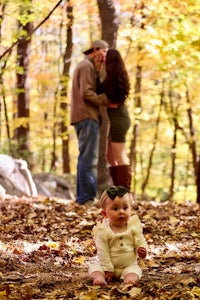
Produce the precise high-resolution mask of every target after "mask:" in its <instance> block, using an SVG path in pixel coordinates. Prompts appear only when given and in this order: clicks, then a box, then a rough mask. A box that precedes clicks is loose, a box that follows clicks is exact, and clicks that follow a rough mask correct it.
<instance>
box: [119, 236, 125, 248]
mask: <svg viewBox="0 0 200 300" xmlns="http://www.w3.org/2000/svg"><path fill="white" fill-rule="evenodd" d="M119 239H120V241H121V243H120V244H119V245H120V246H121V247H123V246H124V244H123V243H122V240H123V237H122V236H120V237H119Z"/></svg>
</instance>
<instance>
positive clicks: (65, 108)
mask: <svg viewBox="0 0 200 300" xmlns="http://www.w3.org/2000/svg"><path fill="white" fill-rule="evenodd" d="M63 9H65V10H66V16H67V17H66V19H67V25H66V41H65V42H66V46H65V51H64V53H62V58H63V59H62V61H63V68H62V74H61V75H60V82H59V88H58V91H59V92H58V93H57V96H56V98H60V111H61V123H60V126H61V140H62V161H63V165H62V169H63V173H70V155H69V122H68V120H69V118H68V116H69V104H68V82H69V69H70V64H71V55H72V48H73V41H72V36H73V32H72V27H73V19H74V17H73V6H72V4H71V1H70V0H67V1H66V4H65V5H64V7H63ZM65 22H66V21H65V20H64V23H65ZM62 25H63V24H61V26H62ZM54 110H56V103H55V105H54ZM55 120H56V111H55ZM55 125H56V121H55ZM55 125H54V129H53V140H54V149H53V153H52V162H51V169H53V168H55V162H56V149H55V143H56V128H55Z"/></svg>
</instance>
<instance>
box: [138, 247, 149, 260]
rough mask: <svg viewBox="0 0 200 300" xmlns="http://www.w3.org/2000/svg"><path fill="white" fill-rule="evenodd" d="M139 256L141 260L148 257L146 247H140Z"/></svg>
mask: <svg viewBox="0 0 200 300" xmlns="http://www.w3.org/2000/svg"><path fill="white" fill-rule="evenodd" d="M137 254H138V256H139V257H140V258H145V257H146V255H147V250H146V249H145V248H144V247H138V249H137Z"/></svg>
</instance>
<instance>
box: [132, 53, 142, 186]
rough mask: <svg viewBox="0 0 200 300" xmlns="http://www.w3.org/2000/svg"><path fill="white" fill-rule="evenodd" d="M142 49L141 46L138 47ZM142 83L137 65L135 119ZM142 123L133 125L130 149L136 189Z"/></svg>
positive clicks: (140, 68) (139, 110) (137, 113)
mask: <svg viewBox="0 0 200 300" xmlns="http://www.w3.org/2000/svg"><path fill="white" fill-rule="evenodd" d="M138 51H140V47H139V48H138ZM141 85H142V67H141V66H139V65H137V67H136V80H135V95H136V97H135V99H134V102H135V107H136V113H135V119H138V117H139V115H140V113H141V110H142V103H141V96H140V95H141ZM139 130H140V124H139V121H137V122H135V124H134V125H133V132H132V139H131V143H130V151H129V160H130V165H131V166H132V170H133V190H134V191H135V189H136V179H135V178H136V166H137V139H138V136H139Z"/></svg>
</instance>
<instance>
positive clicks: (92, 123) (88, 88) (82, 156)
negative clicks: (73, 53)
mask: <svg viewBox="0 0 200 300" xmlns="http://www.w3.org/2000/svg"><path fill="white" fill-rule="evenodd" d="M108 48H109V45H108V43H107V42H106V41H104V40H96V41H94V42H93V43H92V44H91V46H90V48H89V49H88V50H86V51H84V52H83V53H84V54H85V58H84V60H83V61H81V62H80V63H79V64H78V65H77V67H76V69H75V71H74V75H73V82H72V99H71V124H72V125H74V127H75V131H76V134H77V138H78V144H79V157H78V164H77V188H76V192H77V198H76V201H77V202H78V203H79V204H85V203H86V202H88V201H94V199H95V197H96V193H97V162H98V149H99V122H100V121H99V107H100V106H103V105H108V99H107V97H106V95H105V94H100V95H97V93H96V83H97V77H98V74H97V71H96V69H95V62H97V63H98V62H103V61H104V60H105V57H106V53H107V50H108Z"/></svg>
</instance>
